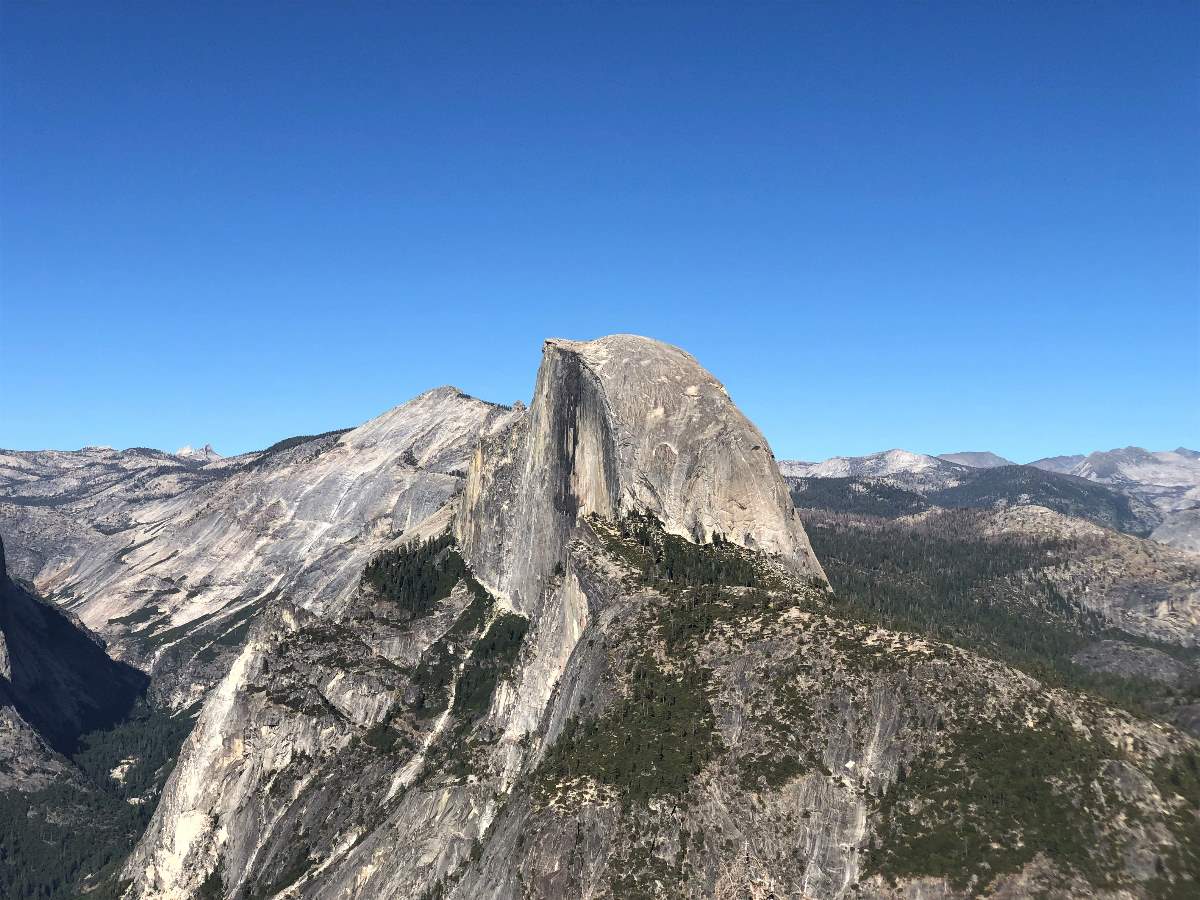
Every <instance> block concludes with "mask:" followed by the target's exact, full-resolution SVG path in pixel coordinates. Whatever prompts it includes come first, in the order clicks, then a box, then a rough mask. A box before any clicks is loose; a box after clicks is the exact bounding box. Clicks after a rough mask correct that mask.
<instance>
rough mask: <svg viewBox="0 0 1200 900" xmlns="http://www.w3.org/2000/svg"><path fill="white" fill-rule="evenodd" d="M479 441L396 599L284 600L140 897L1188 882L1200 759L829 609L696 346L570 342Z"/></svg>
mask: <svg viewBox="0 0 1200 900" xmlns="http://www.w3.org/2000/svg"><path fill="white" fill-rule="evenodd" d="M493 425H494V427H491V426H489V427H482V428H480V429H479V430H478V434H477V436H476V440H475V441H474V442H473V443H472V447H471V450H470V452H469V454H466V455H469V457H470V461H469V463H464V466H465V468H466V475H465V478H464V479H463V480H462V492H461V494H460V495H458V496H454V497H449V498H448V499H447V501H446V502H445V503H443V504H442V505H441V506H440V507H439V508H438V509H437V511H436V512H434V513H433V514H432V515H429V516H428V517H427V518H425V519H424V520H422V521H411V522H410V524H409V525H408V527H407V528H406V530H405V532H404V534H403V535H402V536H401V538H400V540H398V541H397V540H391V541H389V542H388V543H387V544H386V547H387V548H388V549H387V553H386V554H385V555H384V556H383V557H381V559H380V560H376V564H375V565H376V566H378V565H380V564H382V561H386V560H392V561H396V560H401V559H403V560H407V561H408V562H406V563H405V564H404V565H403V566H402V565H401V564H400V563H399V562H397V563H396V565H397V569H396V573H397V576H398V577H397V581H396V582H395V583H394V584H393V585H392V587H391V588H389V587H387V586H386V585H385V586H380V585H377V584H375V583H374V582H373V581H371V580H370V578H366V577H364V578H362V579H360V580H357V581H355V582H354V583H352V584H350V585H349V586H348V587H347V588H346V589H345V590H344V591H341V592H339V593H338V594H337V596H336V598H334V599H333V600H331V601H328V602H322V603H309V604H305V605H301V604H297V603H290V602H286V601H285V600H284V599H283V598H279V599H277V600H275V601H272V602H271V603H270V605H269V607H268V608H267V610H266V611H265V612H264V614H263V616H262V617H261V618H260V619H259V620H258V621H257V622H256V623H255V625H254V627H253V629H252V630H251V633H250V636H249V639H248V641H247V642H246V643H245V645H244V646H243V647H242V649H241V650H240V653H239V655H238V656H237V659H236V661H235V662H234V663H233V665H232V667H231V668H230V669H229V671H228V673H227V674H226V676H225V678H224V679H223V680H222V681H221V682H220V684H219V685H218V686H217V687H216V689H215V690H213V691H212V692H211V693H210V695H209V697H208V699H207V701H206V703H205V706H204V709H203V712H202V713H201V715H200V719H199V722H198V724H197V726H196V728H195V730H194V732H193V734H192V735H191V737H190V738H189V739H188V741H187V743H186V745H185V746H184V749H183V751H182V753H181V756H180V760H179V763H178V765H177V767H176V769H175V771H174V773H173V774H172V776H171V779H170V782H169V783H168V785H167V787H166V789H165V791H164V795H163V800H162V803H161V804H160V806H159V808H158V810H157V812H156V814H155V816H154V820H153V821H152V823H151V825H150V827H149V829H148V830H147V832H146V834H145V836H144V837H143V839H142V841H141V842H140V844H139V846H138V848H137V850H136V851H135V853H134V854H133V856H132V857H131V858H130V860H129V861H128V862H127V864H126V866H125V869H124V872H123V877H124V878H126V879H128V880H129V881H130V882H131V884H130V887H129V892H128V894H127V896H128V897H129V898H131V900H133V898H136V900H150V898H154V900H165V898H171V900H176V898H178V900H183V898H191V897H195V896H227V897H235V898H239V900H240V898H257V897H294V898H314V900H315V898H322V900H324V898H328V900H335V898H336V900H344V898H359V900H377V898H396V900H429V898H454V900H477V898H494V900H510V898H512V900H516V898H544V900H552V898H553V900H558V898H564V900H565V898H572V900H573V898H578V897H594V898H625V897H633V896H654V897H721V898H744V897H752V898H766V897H831V898H832V897H850V896H867V897H881V898H882V897H901V896H903V897H934V896H936V897H951V896H955V897H968V896H975V895H978V894H980V893H992V894H995V895H997V896H1025V895H1029V894H1031V893H1037V892H1050V893H1053V892H1055V891H1057V892H1058V894H1059V895H1065V896H1080V897H1084V896H1094V895H1095V894H1096V891H1095V890H1094V887H1095V885H1096V884H1100V883H1101V881H1100V878H1101V877H1103V878H1106V879H1110V880H1109V881H1105V882H1103V883H1104V884H1106V885H1116V886H1117V890H1122V891H1126V893H1127V895H1129V896H1149V895H1151V894H1152V889H1153V887H1154V886H1155V885H1154V884H1153V883H1152V882H1153V880H1154V879H1156V878H1165V879H1168V880H1169V881H1170V883H1171V884H1180V885H1182V884H1183V876H1182V875H1181V874H1180V873H1181V872H1182V869H1181V868H1180V864H1179V862H1178V860H1179V859H1182V858H1183V857H1182V855H1181V854H1182V853H1183V852H1184V850H1185V844H1186V841H1187V840H1188V838H1187V837H1186V829H1184V828H1183V827H1182V826H1180V822H1182V821H1183V819H1182V818H1181V816H1182V811H1183V810H1184V808H1185V801H1184V798H1183V797H1182V796H1177V795H1176V794H1174V793H1171V791H1172V789H1171V788H1170V787H1168V785H1169V784H1170V780H1169V779H1170V774H1169V773H1170V772H1171V771H1175V769H1173V768H1171V767H1177V766H1178V765H1180V764H1181V762H1185V760H1184V756H1182V755H1181V754H1185V753H1191V752H1194V751H1195V750H1196V748H1197V745H1196V743H1195V742H1194V741H1192V740H1191V739H1190V738H1188V737H1186V736H1185V735H1181V734H1179V733H1178V732H1176V731H1175V730H1174V729H1172V728H1170V727H1169V726H1159V725H1158V724H1157V723H1150V722H1148V721H1143V720H1140V719H1137V718H1135V717H1133V716H1131V715H1128V714H1126V713H1122V712H1119V711H1116V710H1113V709H1111V708H1109V707H1107V706H1105V705H1104V704H1101V703H1098V702H1096V701H1094V700H1091V699H1089V698H1086V697H1083V696H1081V695H1078V694H1072V693H1071V692H1068V691H1064V690H1053V689H1047V688H1046V687H1045V686H1043V685H1041V684H1040V683H1038V682H1037V681H1035V680H1034V679H1033V678H1031V677H1029V676H1028V675H1026V674H1023V673H1021V672H1019V671H1016V670H1014V669H1012V668H1010V667H1007V666H1005V665H1002V664H1000V663H998V662H995V661H992V660H988V659H986V658H983V657H981V656H979V655H977V654H974V653H972V652H969V651H967V650H964V649H961V648H956V647H952V646H950V645H947V644H943V643H940V642H938V641H936V640H934V639H932V638H930V637H928V636H927V635H916V634H909V633H903V632H897V631H891V630H888V629H884V628H880V627H877V626H875V625H872V624H867V623H866V622H863V621H859V620H857V619H852V618H847V617H846V616H845V614H844V613H841V614H839V611H838V610H839V607H838V606H837V605H836V604H833V603H831V602H830V595H829V593H828V590H827V584H826V581H825V578H824V575H823V572H822V569H821V567H820V565H819V564H818V563H817V562H816V560H815V559H814V558H813V554H812V551H811V549H810V546H809V543H808V540H807V537H806V535H805V532H804V530H803V528H802V527H801V525H800V523H799V521H798V519H797V518H796V517H795V514H794V511H793V508H792V506H791V502H790V500H789V498H788V496H787V493H786V491H785V489H784V484H783V482H782V479H781V477H780V475H779V472H778V471H777V469H776V467H775V464H774V461H773V459H772V457H771V453H770V450H769V449H768V448H767V446H766V443H765V441H763V439H762V436H761V434H760V433H759V432H758V431H757V429H755V428H754V427H753V426H752V425H751V424H750V423H749V422H747V421H746V419H745V418H744V417H743V416H742V415H741V413H739V412H738V411H737V409H736V408H735V407H734V406H733V404H732V403H731V402H730V400H729V398H728V397H727V396H726V394H725V391H724V389H723V388H722V387H721V386H720V384H718V383H717V382H716V381H715V380H714V379H713V378H712V376H711V375H709V374H708V373H707V372H705V371H704V370H703V369H702V368H701V367H700V366H699V365H698V364H697V363H696V362H695V360H693V359H692V358H691V357H690V356H688V355H687V354H685V353H683V352H682V351H679V350H677V349H675V348H672V347H668V346H666V345H663V344H660V343H657V342H655V341H651V340H648V339H645V338H638V337H633V336H624V335H620V336H614V337H609V338H603V339H600V340H597V341H592V342H588V343H575V342H570V341H560V340H553V341H548V342H547V343H546V346H545V351H544V357H543V362H542V366H541V369H540V370H539V373H538V380H537V385H536V390H535V394H534V398H533V401H532V403H531V405H530V407H529V408H528V410H523V409H515V410H513V411H512V412H511V413H506V414H505V417H498V418H496V419H495V420H494V421H493ZM436 430H437V429H433V431H436ZM431 433H432V432H431ZM368 449H369V443H368V445H366V446H362V447H359V448H358V450H357V451H356V452H355V454H354V457H355V458H357V454H358V453H362V452H367V451H368ZM330 452H332V451H330ZM392 496H395V494H393V495H392ZM423 508H428V507H423ZM333 527H337V526H336V523H334V525H333ZM447 527H449V528H450V532H449V534H447V533H446V528H447ZM451 536H453V541H452V540H451ZM418 538H419V539H422V540H426V539H428V538H436V540H435V541H434V542H433V543H424V544H421V545H420V546H419V547H417V548H414V546H413V544H412V543H408V542H415V541H416V540H417V539H418ZM348 546H354V545H353V544H350V545H348ZM370 546H371V547H372V552H374V551H375V550H377V549H378V548H379V545H370ZM343 552H344V553H348V552H351V551H349V550H346V549H343ZM355 552H357V551H355ZM420 553H430V554H433V555H432V556H431V557H428V558H427V557H419V554H420ZM356 558H360V559H361V557H356ZM418 558H420V559H421V560H422V562H421V563H420V564H419V565H418V564H417V563H416V562H413V561H414V560H416V559H418ZM448 572H450V573H453V574H452V575H450V576H448V577H446V578H443V576H446V573H448ZM443 582H444V583H443ZM422 584H424V585H425V586H426V587H427V588H429V590H428V591H427V593H426V594H424V595H422V596H424V597H425V600H424V601H421V602H412V603H409V601H408V600H404V599H403V598H404V597H406V596H408V595H409V594H410V593H412V591H413V590H415V589H416V587H419V586H420V585H422ZM435 585H440V587H439V588H438V589H437V590H433V586H435ZM409 599H410V600H411V598H409ZM405 603H409V605H408V606H405V605H404V604H405ZM1013 754H1018V755H1016V756H1014V755H1013ZM1010 757H1011V760H1014V761H1015V762H1014V763H1013V766H1010V767H1009V768H1006V767H1005V766H1006V765H1008V763H1007V762H1006V761H1007V760H1009V759H1010ZM1164 773H1165V774H1164ZM1176 774H1178V772H1177V773H1176ZM1013 778H1017V779H1020V784H1019V785H1016V786H1014V787H1011V788H1010V783H1011V782H1012V779H1013ZM1156 779H1157V780H1156ZM1164 779H1165V780H1164ZM1043 796H1044V797H1046V798H1048V799H1047V802H1045V803H1041V804H1038V805H1036V806H1030V808H1029V809H1021V810H1019V813H1020V816H1022V817H1025V818H1023V819H1022V821H1021V822H1020V823H1019V824H1018V825H1017V826H1011V823H1009V822H1008V821H1007V820H1006V819H1005V818H1004V817H1003V816H995V815H991V812H990V811H991V806H990V805H989V804H992V803H994V802H996V801H997V798H1003V799H1004V802H1008V801H1009V800H1012V801H1013V802H1017V803H1026V801H1028V800H1029V798H1031V797H1032V798H1041V797H1043ZM927 798H932V800H931V802H927ZM1014 798H1015V799H1014ZM1027 805H1028V804H1027ZM980 810H982V812H980ZM1122 817H1127V818H1122ZM967 819H969V821H966V820H967ZM1135 820H1136V824H1135V825H1133V826H1126V825H1125V824H1122V823H1124V822H1127V821H1135ZM1064 823H1065V824H1064ZM1010 826H1011V827H1010ZM964 834H966V835H968V837H969V838H970V840H971V841H972V843H971V850H970V852H969V853H964V854H963V859H962V860H961V861H960V862H955V863H953V864H952V865H950V868H951V871H949V872H946V871H945V870H946V866H947V864H945V862H944V861H945V859H946V858H947V857H946V855H945V853H944V852H943V848H944V847H946V846H948V847H951V848H958V847H959V846H961V845H962V842H963V837H962V835H964ZM1079 834H1086V835H1087V839H1086V840H1080V841H1072V840H1070V838H1071V836H1072V835H1079ZM927 835H928V836H932V839H931V840H926V837H927ZM929 850H932V851H934V852H928V851H929ZM1060 851H1061V852H1060ZM1068 851H1069V852H1070V853H1071V854H1073V856H1072V857H1071V858H1069V859H1067V858H1065V857H1064V858H1060V857H1062V853H1063V852H1068ZM1156 853H1161V854H1162V855H1163V858H1164V860H1166V861H1165V862H1164V863H1163V864H1162V870H1163V871H1164V872H1166V874H1165V875H1161V874H1159V867H1156V865H1155V861H1154V855H1155V854H1156ZM1113 860H1121V862H1120V863H1116V864H1112V861H1113ZM956 867H957V868H956ZM964 867H970V871H967V873H966V874H965V875H964V874H963V872H964ZM1089 878H1092V879H1094V880H1093V881H1089V880H1088V879H1089Z"/></svg>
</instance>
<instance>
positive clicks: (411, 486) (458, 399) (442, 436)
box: [0, 387, 516, 708]
mask: <svg viewBox="0 0 1200 900" xmlns="http://www.w3.org/2000/svg"><path fill="white" fill-rule="evenodd" d="M514 415H516V413H514V412H513V411H512V410H509V409H507V408H506V407H501V406H496V405H494V404H491V403H486V402H484V401H481V400H477V399H474V398H471V397H468V396H466V395H464V394H462V393H461V392H459V391H458V390H457V389H456V388H453V387H441V388H436V389H434V390H431V391H427V392H425V393H423V394H421V395H420V396H418V397H415V398H413V399H412V400H410V401H408V402H407V403H405V404H403V405H401V406H398V407H395V408H394V409H391V410H388V411H387V412H385V413H383V414H382V415H380V416H377V417H376V418H374V419H372V420H371V421H369V422H366V423H364V424H363V425H360V426H359V427H357V428H354V429H351V430H349V431H345V432H337V433H329V434H326V435H319V436H314V437H311V438H297V439H293V440H289V441H284V442H281V443H280V444H278V445H276V446H275V447H273V448H270V449H268V450H266V451H263V452H261V453H254V454H247V455H245V456H242V457H230V458H226V459H220V460H217V461H216V462H208V463H200V462H195V461H192V460H189V459H181V458H180V457H176V456H171V455H169V454H161V453H158V452H157V451H148V450H129V451H112V450H99V449H87V450H83V451H78V452H76V453H56V452H38V453H20V452H10V453H5V452H2V451H0V530H2V531H3V532H4V534H5V536H6V537H11V538H12V541H11V543H10V550H11V547H12V546H13V545H15V546H17V547H18V548H19V549H18V550H17V551H16V552H15V553H12V552H10V555H12V556H14V557H16V559H17V561H18V562H19V563H20V564H21V568H20V569H19V570H18V571H19V574H22V575H25V576H26V577H28V578H30V579H31V580H33V581H34V582H35V584H37V586H38V588H39V589H40V590H41V591H42V592H43V593H44V594H46V595H47V596H49V597H51V598H52V599H54V600H56V601H57V602H58V603H59V604H61V605H62V606H64V607H66V608H68V609H70V610H71V612H72V613H74V614H77V615H78V616H79V618H80V619H81V620H82V621H83V622H84V623H85V624H86V625H87V626H88V627H89V628H91V629H93V630H94V631H96V632H98V633H100V634H102V635H103V636H104V637H105V639H106V640H107V641H108V643H109V646H110V648H111V649H112V651H113V653H114V655H116V656H118V657H119V658H121V659H124V660H127V661H129V662H131V663H133V664H135V665H137V666H139V667H141V668H144V669H146V670H148V671H150V672H151V673H152V674H153V675H154V676H155V683H154V690H155V693H156V696H157V697H158V698H159V699H160V700H161V701H163V702H164V703H166V704H168V705H170V706H172V707H175V708H182V707H186V706H189V705H191V704H192V703H194V702H196V701H197V700H198V699H200V698H201V697H202V696H203V694H204V692H205V691H206V690H207V689H208V688H209V687H210V686H211V685H212V684H213V683H215V681H216V680H218V679H219V678H220V677H221V675H222V674H223V673H224V671H225V670H226V669H227V668H228V666H229V664H230V663H231V661H232V659H233V655H234V652H235V651H236V649H237V647H238V645H239V644H240V642H241V640H242V639H243V638H244V635H245V633H246V630H247V627H248V623H249V621H250V620H251V619H252V618H253V617H254V616H256V615H258V614H259V613H260V611H261V610H262V608H264V607H265V606H266V605H267V604H268V603H269V602H270V601H271V600H272V599H274V598H279V597H282V598H286V599H288V600H290V601H292V602H294V603H296V604H298V605H300V606H305V607H313V608H319V607H323V606H326V605H330V604H337V603H338V602H340V601H341V600H344V598H345V596H346V594H347V592H348V591H349V590H352V589H353V588H354V586H355V585H356V584H357V581H358V577H359V575H360V574H361V572H362V569H363V567H364V566H365V565H366V563H367V561H368V560H369V559H370V558H371V556H372V555H373V554H374V553H376V552H378V551H379V549H380V548H382V547H383V546H385V545H386V544H387V543H388V542H389V541H392V540H394V539H395V538H396V537H397V536H398V535H399V534H402V533H404V532H406V531H408V530H409V529H412V528H414V527H416V526H417V525H419V524H420V523H422V522H424V521H425V520H427V519H428V518H429V517H430V516H431V515H433V514H434V513H435V512H436V511H437V510H439V509H440V508H441V507H442V506H444V505H445V503H446V501H447V500H448V499H449V498H450V497H452V496H453V495H454V494H456V493H457V492H458V490H459V489H460V487H461V485H462V482H463V475H464V473H465V472H466V468H467V462H468V459H469V457H470V454H471V452H472V450H473V449H474V447H475V445H476V444H477V442H478V440H479V436H480V434H482V433H487V432H488V431H489V430H491V429H494V428H503V427H504V425H505V424H506V423H507V422H508V421H509V420H510V419H511V418H512V417H513V416H514Z"/></svg>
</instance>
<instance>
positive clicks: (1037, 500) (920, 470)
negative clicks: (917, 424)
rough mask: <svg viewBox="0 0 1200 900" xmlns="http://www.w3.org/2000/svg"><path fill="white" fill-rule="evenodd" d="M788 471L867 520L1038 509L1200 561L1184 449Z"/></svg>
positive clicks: (874, 462)
mask: <svg viewBox="0 0 1200 900" xmlns="http://www.w3.org/2000/svg"><path fill="white" fill-rule="evenodd" d="M779 468H780V471H781V472H782V473H783V474H784V476H785V477H787V478H789V479H793V480H796V479H805V480H806V484H805V486H804V489H805V490H808V491H813V492H815V493H813V494H812V495H811V496H820V497H821V498H822V502H825V501H827V500H829V499H830V498H829V494H830V492H831V491H842V492H844V493H847V502H849V503H850V505H852V506H853V507H854V508H855V509H856V510H857V511H859V512H867V511H868V507H870V508H874V509H876V510H888V511H893V512H895V511H900V510H908V511H913V510H914V509H916V508H919V507H921V506H923V505H925V504H931V505H937V506H947V507H963V506H970V507H978V506H981V505H988V506H999V505H1031V504H1037V505H1043V506H1046V507H1048V508H1050V509H1055V510H1057V511H1059V512H1063V513H1066V514H1069V515H1074V516H1079V517H1081V518H1087V519H1089V520H1091V521H1093V522H1096V523H1097V524H1101V525H1105V526H1107V527H1110V528H1116V529H1117V530H1120V531H1126V532H1128V533H1130V534H1140V535H1149V536H1150V537H1152V538H1153V539H1154V540H1157V541H1159V542H1161V543H1164V544H1168V545H1170V546H1174V547H1178V548H1180V549H1184V550H1191V551H1196V552H1200V453H1198V452H1197V451H1195V450H1189V449H1187V448H1185V447H1180V448H1178V449H1176V450H1167V451H1155V452H1152V451H1149V450H1144V449H1142V448H1141V447H1125V448H1123V449H1117V450H1107V451H1097V452H1095V453H1091V454H1088V455H1086V456H1084V455H1075V456H1053V457H1047V458H1045V459H1039V460H1034V461H1033V462H1031V463H1028V464H1026V465H1018V464H1015V463H1012V462H1010V461H1009V460H1007V459H1005V458H1004V457H1002V456H999V455H997V454H995V453H991V452H988V451H966V452H958V453H946V454H943V455H941V456H928V455H926V454H923V453H913V452H911V451H908V450H899V449H895V450H885V451H882V452H879V453H872V454H869V455H867V456H835V457H832V458H830V459H827V460H824V461H823V462H817V463H810V462H795V461H787V460H784V461H781V462H780V463H779ZM1035 472H1036V473H1038V474H1035ZM811 479H852V480H862V479H873V480H876V481H879V482H883V483H884V485H886V488H883V487H880V486H878V485H876V486H873V487H870V488H869V489H866V488H863V487H862V486H858V487H854V488H853V489H852V488H851V487H850V485H849V484H845V485H837V484H824V485H813V484H811V483H810V482H808V481H807V480H811ZM889 489H890V490H889ZM897 490H899V491H903V492H907V493H908V494H911V495H912V496H905V495H904V494H897V493H896V491H897ZM849 493H853V498H850V497H849ZM797 503H799V504H800V505H804V503H805V500H804V497H803V494H800V495H797ZM898 514H904V513H903V512H900V513H898Z"/></svg>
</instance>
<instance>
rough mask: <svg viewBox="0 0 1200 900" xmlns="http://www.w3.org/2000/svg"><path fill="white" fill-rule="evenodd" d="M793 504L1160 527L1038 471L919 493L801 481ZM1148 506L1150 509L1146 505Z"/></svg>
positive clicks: (971, 473)
mask: <svg viewBox="0 0 1200 900" xmlns="http://www.w3.org/2000/svg"><path fill="white" fill-rule="evenodd" d="M791 481H792V488H791V494H792V501H793V502H794V503H795V504H796V507H797V508H798V509H805V510H809V509H819V510H826V511H828V512H840V513H850V514H852V515H861V516H879V517H881V518H885V519H895V518H899V517H900V516H908V515H913V514H914V513H919V512H923V511H925V510H927V509H930V508H932V507H942V508H945V509H992V508H995V507H997V506H1000V505H1030V504H1036V505H1038V506H1044V507H1046V508H1047V509H1052V510H1054V511H1055V512H1059V513H1062V514H1063V515H1068V516H1075V517H1077V518H1080V519H1086V520H1087V521H1089V522H1093V523H1094V524H1096V525H1100V526H1102V527H1105V528H1112V529H1114V530H1116V531H1124V532H1126V533H1128V534H1136V535H1139V536H1143V537H1144V536H1145V535H1147V534H1149V533H1150V531H1151V530H1152V529H1153V527H1154V522H1153V512H1152V511H1151V510H1149V509H1145V508H1139V507H1137V506H1136V505H1135V502H1134V501H1133V500H1131V499H1130V498H1129V496H1128V495H1126V494H1122V493H1120V492H1119V491H1115V490H1113V489H1112V488H1109V487H1106V486H1104V485H1102V484H1097V483H1095V482H1094V481H1088V480H1087V479H1085V478H1076V477H1075V476H1073V475H1061V474H1058V473H1056V472H1046V471H1043V470H1042V469H1036V468H1034V467H1033V466H997V467H995V468H992V469H968V470H965V471H964V472H963V473H962V480H961V482H960V483H959V484H956V485H954V486H952V487H947V488H943V489H942V490H938V491H931V492H928V493H924V494H922V493H918V492H917V491H913V490H909V489H907V488H902V487H896V486H894V485H892V484H889V483H888V482H886V481H884V480H882V479H878V478H796V479H791ZM1142 507H1144V504H1143V505H1142Z"/></svg>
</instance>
